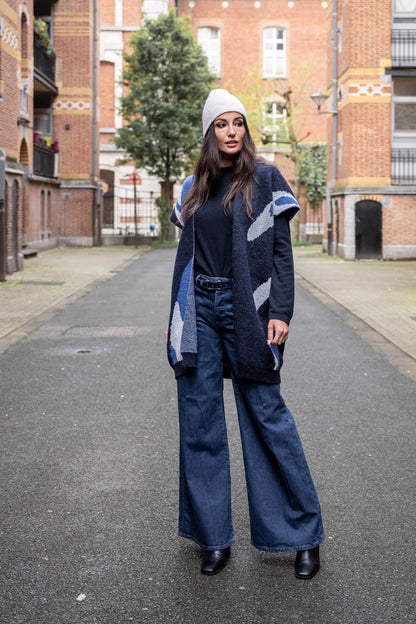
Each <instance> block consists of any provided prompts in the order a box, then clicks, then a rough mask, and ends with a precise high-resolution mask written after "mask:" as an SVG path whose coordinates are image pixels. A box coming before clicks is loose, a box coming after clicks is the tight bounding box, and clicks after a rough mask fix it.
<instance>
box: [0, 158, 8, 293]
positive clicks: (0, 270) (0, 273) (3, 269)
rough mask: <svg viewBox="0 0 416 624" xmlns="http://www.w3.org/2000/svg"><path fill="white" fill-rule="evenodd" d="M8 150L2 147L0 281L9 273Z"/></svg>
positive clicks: (3, 280)
mask: <svg viewBox="0 0 416 624" xmlns="http://www.w3.org/2000/svg"><path fill="white" fill-rule="evenodd" d="M5 176H6V152H5V151H4V150H2V149H0V282H5V281H6V273H7V266H6V264H7V250H6V245H7V240H6V227H7V224H6V206H5V194H4V191H5V186H4V185H5Z"/></svg>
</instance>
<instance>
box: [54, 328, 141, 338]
mask: <svg viewBox="0 0 416 624" xmlns="http://www.w3.org/2000/svg"><path fill="white" fill-rule="evenodd" d="M138 330H139V328H138V327H71V329H68V330H67V331H66V332H65V334H66V335H67V336H99V337H100V336H134V334H135V333H136V332H137V331H138Z"/></svg>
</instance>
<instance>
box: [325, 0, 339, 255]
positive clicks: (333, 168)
mask: <svg viewBox="0 0 416 624" xmlns="http://www.w3.org/2000/svg"><path fill="white" fill-rule="evenodd" d="M332 113H333V114H332V143H331V183H330V184H329V185H328V186H327V189H326V210H327V225H328V255H329V256H332V255H333V251H332V240H333V224H332V206H331V192H332V190H333V189H334V187H335V183H336V179H337V136H338V0H333V12H332Z"/></svg>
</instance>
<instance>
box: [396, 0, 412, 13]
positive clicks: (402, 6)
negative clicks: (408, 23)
mask: <svg viewBox="0 0 416 624" xmlns="http://www.w3.org/2000/svg"><path fill="white" fill-rule="evenodd" d="M394 12H395V13H414V12H416V0H394Z"/></svg>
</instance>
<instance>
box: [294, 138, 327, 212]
mask: <svg viewBox="0 0 416 624" xmlns="http://www.w3.org/2000/svg"><path fill="white" fill-rule="evenodd" d="M299 148H300V152H301V161H300V162H301V164H300V177H301V180H302V181H303V182H305V185H306V196H307V198H308V201H309V203H310V205H311V206H312V208H315V206H317V205H318V204H319V202H320V200H321V198H322V197H323V195H325V189H326V144H325V143H307V144H305V143H303V144H300V145H299Z"/></svg>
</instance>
